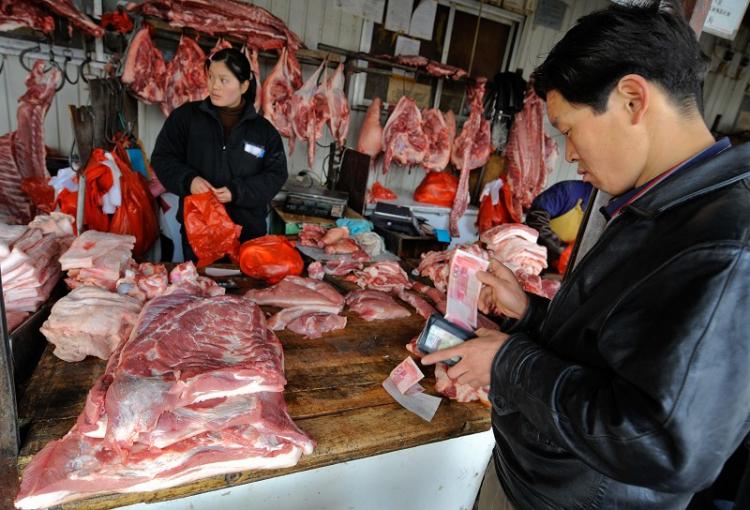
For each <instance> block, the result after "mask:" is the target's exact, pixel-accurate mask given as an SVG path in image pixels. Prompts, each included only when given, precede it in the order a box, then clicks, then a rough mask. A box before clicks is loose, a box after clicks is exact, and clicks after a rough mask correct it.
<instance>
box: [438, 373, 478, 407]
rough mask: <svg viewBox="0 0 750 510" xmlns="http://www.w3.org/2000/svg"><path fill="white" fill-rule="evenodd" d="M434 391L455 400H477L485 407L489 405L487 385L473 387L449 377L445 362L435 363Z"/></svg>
mask: <svg viewBox="0 0 750 510" xmlns="http://www.w3.org/2000/svg"><path fill="white" fill-rule="evenodd" d="M435 391H437V392H438V393H440V394H441V395H444V396H446V397H448V398H449V399H451V400H455V401H457V402H473V401H475V400H479V401H480V402H481V403H482V405H484V406H485V407H490V406H491V404H490V400H489V397H488V396H487V394H488V393H489V391H490V387H489V386H482V387H481V388H474V387H472V386H469V385H468V384H461V383H460V382H458V381H456V380H454V379H451V378H450V377H449V376H448V367H447V366H446V365H445V363H438V364H436V365H435Z"/></svg>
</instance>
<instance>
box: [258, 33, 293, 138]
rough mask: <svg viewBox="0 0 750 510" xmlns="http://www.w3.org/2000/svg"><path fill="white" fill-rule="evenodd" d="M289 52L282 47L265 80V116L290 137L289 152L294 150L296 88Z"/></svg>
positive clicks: (282, 133) (283, 133) (279, 130)
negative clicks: (293, 103)
mask: <svg viewBox="0 0 750 510" xmlns="http://www.w3.org/2000/svg"><path fill="white" fill-rule="evenodd" d="M294 71H295V70H294V69H292V68H291V67H290V63H289V59H288V52H287V50H286V48H282V50H281V55H279V60H278V61H277V62H276V65H275V66H274V68H273V70H272V71H271V74H269V75H268V76H267V77H266V81H264V82H263V116H264V117H265V118H266V119H268V120H269V122H271V124H273V126H274V127H275V128H276V129H277V130H278V132H279V133H280V134H281V136H284V137H286V138H289V140H290V141H289V152H290V153H291V152H292V151H293V150H294V131H293V130H292V95H293V94H294V88H293V85H292V76H293V75H294Z"/></svg>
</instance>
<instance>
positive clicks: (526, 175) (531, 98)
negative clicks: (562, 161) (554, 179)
mask: <svg viewBox="0 0 750 510" xmlns="http://www.w3.org/2000/svg"><path fill="white" fill-rule="evenodd" d="M556 156H557V143H555V141H554V140H553V139H552V137H550V136H549V135H548V134H547V132H546V131H545V130H544V102H543V101H542V99H541V98H540V97H539V96H537V95H536V93H535V92H534V88H533V87H529V90H528V92H527V93H526V97H525V98H524V100H523V110H521V111H520V112H518V113H517V114H516V117H515V119H514V120H513V126H512V127H511V128H510V133H509V134H508V145H507V146H506V147H505V161H506V162H507V169H508V183H509V184H510V189H511V190H512V192H513V204H512V209H513V210H512V211H511V213H512V214H513V217H514V218H515V219H516V221H521V217H522V215H523V210H524V209H527V208H529V207H531V202H532V201H533V200H534V198H535V197H536V196H537V195H538V194H539V192H540V191H542V188H544V183H545V182H546V180H547V175H548V174H549V172H550V170H551V169H552V166H553V165H554V160H555V157H556Z"/></svg>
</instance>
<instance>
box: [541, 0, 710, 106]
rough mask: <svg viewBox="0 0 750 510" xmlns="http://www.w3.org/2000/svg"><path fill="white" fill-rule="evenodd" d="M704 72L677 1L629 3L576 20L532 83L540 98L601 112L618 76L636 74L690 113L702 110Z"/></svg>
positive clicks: (697, 47)
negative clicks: (553, 95)
mask: <svg viewBox="0 0 750 510" xmlns="http://www.w3.org/2000/svg"><path fill="white" fill-rule="evenodd" d="M707 70H708V59H707V57H706V56H705V55H703V53H702V52H701V49H700V45H699V44H698V40H697V38H696V36H695V33H694V32H693V30H692V29H691V28H690V25H688V23H687V21H686V20H685V17H684V15H683V13H682V7H681V6H680V5H679V3H678V4H675V3H673V2H672V1H651V2H631V3H630V4H628V5H617V4H613V5H612V6H610V7H608V8H607V9H604V10H601V11H597V12H594V13H592V14H589V15H587V16H584V17H582V18H580V19H579V20H578V22H577V23H576V25H575V26H574V27H573V28H571V29H570V31H568V33H567V34H565V36H564V37H563V38H562V40H561V41H560V42H558V43H557V44H556V45H555V47H554V48H552V51H551V52H550V53H549V55H548V56H547V58H546V59H545V61H544V63H543V64H542V65H540V66H539V67H537V68H536V70H535V71H534V73H533V74H532V76H531V79H532V80H533V85H534V90H535V91H536V93H537V94H538V95H539V96H540V97H542V98H544V99H546V97H547V93H548V92H549V91H552V90H556V91H557V92H559V93H560V94H561V95H562V96H563V97H564V98H565V100H566V101H568V102H570V103H574V104H582V105H588V106H590V107H591V108H593V109H594V111H595V112H597V113H603V112H605V111H606V110H607V101H608V99H609V95H610V93H611V92H612V90H613V89H614V87H615V86H616V85H617V82H618V81H619V80H620V78H622V77H623V76H625V75H627V74H638V75H641V76H643V77H644V78H645V79H647V80H649V81H652V82H654V83H657V84H658V85H659V86H660V87H661V88H662V89H663V90H664V91H665V92H666V93H667V94H668V95H669V97H670V98H671V99H672V101H673V103H674V104H675V105H676V106H678V107H679V108H680V111H681V112H682V113H683V114H684V115H691V114H693V113H695V112H696V111H698V112H699V113H702V111H703V79H704V77H705V75H706V71H707Z"/></svg>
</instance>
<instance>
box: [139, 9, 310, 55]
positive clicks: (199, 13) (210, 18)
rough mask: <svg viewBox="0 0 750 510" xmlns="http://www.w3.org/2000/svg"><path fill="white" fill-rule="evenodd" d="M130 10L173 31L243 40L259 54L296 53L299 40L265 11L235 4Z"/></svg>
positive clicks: (277, 19)
mask: <svg viewBox="0 0 750 510" xmlns="http://www.w3.org/2000/svg"><path fill="white" fill-rule="evenodd" d="M128 9H129V10H134V11H138V12H140V13H141V14H144V15H150V16H156V17H159V18H162V19H165V20H167V21H169V24H170V25H171V26H173V27H189V28H193V29H195V30H196V31H198V32H200V33H204V34H208V35H222V34H223V35H232V36H234V37H242V38H244V39H245V42H246V43H247V45H248V46H250V47H251V48H257V49H260V50H270V49H280V48H282V47H288V48H290V49H291V50H292V51H296V50H297V49H299V48H300V47H301V46H302V41H301V40H300V38H299V37H298V36H297V35H296V34H295V33H294V32H292V31H291V30H289V28H288V27H287V26H286V25H285V24H284V22H283V21H281V19H279V18H277V17H276V16H274V15H273V14H271V13H270V12H269V11H267V10H266V9H263V8H262V7H258V6H257V5H252V4H249V3H246V2H241V1H236V0H213V1H211V2H208V1H206V0H146V1H145V2H143V3H141V4H136V3H133V4H130V5H129V6H128Z"/></svg>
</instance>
